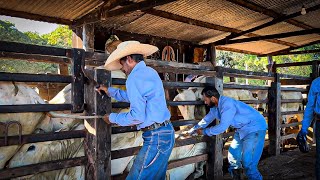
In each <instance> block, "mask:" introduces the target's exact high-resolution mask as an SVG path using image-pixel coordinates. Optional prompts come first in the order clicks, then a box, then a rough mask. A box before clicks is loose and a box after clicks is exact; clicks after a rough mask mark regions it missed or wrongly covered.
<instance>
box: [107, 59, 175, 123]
mask: <svg viewBox="0 0 320 180" xmlns="http://www.w3.org/2000/svg"><path fill="white" fill-rule="evenodd" d="M126 89H127V90H126V91H124V90H121V89H117V88H112V87H109V88H108V92H109V94H110V96H111V97H113V98H114V99H115V100H117V101H122V102H129V103H130V110H129V112H126V113H111V114H110V116H109V120H110V122H111V123H116V124H118V125H120V126H131V125H137V129H141V128H144V127H147V126H150V125H152V124H154V123H163V122H164V121H166V120H170V116H171V115H170V112H169V110H168V108H167V104H166V99H165V94H164V88H163V84H162V81H161V79H160V77H159V75H158V73H157V71H155V70H154V69H152V68H151V67H148V66H146V64H145V62H144V61H141V62H139V63H138V64H137V65H136V66H135V67H134V68H133V69H132V71H131V73H130V74H129V76H128V78H127V81H126Z"/></svg>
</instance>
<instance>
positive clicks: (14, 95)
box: [0, 82, 45, 169]
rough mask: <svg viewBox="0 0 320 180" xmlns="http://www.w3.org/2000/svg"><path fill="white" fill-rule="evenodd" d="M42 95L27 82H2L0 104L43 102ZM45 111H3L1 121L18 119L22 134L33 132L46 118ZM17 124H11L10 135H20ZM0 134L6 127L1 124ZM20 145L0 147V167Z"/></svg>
mask: <svg viewBox="0 0 320 180" xmlns="http://www.w3.org/2000/svg"><path fill="white" fill-rule="evenodd" d="M43 103H45V102H44V101H43V100H42V99H41V98H40V96H39V95H38V94H37V93H36V92H35V91H34V90H33V89H32V88H30V87H28V86H27V85H26V84H25V83H12V82H0V105H19V104H43ZM44 116H45V114H44V113H1V114H0V122H2V123H7V122H9V121H18V122H19V123H20V124H21V125H22V134H23V135H26V134H31V133H32V132H33V131H34V130H35V128H36V126H37V125H38V124H39V123H40V122H41V121H42V119H43V118H44ZM18 132H19V131H18V127H17V125H11V126H10V127H9V130H8V135H9V136H15V135H18ZM0 136H1V137H3V136H4V127H3V126H0ZM18 148H19V146H18V145H14V146H4V147H0V169H3V168H4V165H5V164H6V162H7V161H8V160H9V159H10V158H11V157H12V156H13V155H14V154H15V152H16V151H17V150H18Z"/></svg>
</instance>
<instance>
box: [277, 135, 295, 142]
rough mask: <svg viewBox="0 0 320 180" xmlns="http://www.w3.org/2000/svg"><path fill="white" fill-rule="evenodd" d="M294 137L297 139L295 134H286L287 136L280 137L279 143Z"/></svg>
mask: <svg viewBox="0 0 320 180" xmlns="http://www.w3.org/2000/svg"><path fill="white" fill-rule="evenodd" d="M296 137H297V135H296V134H288V135H285V136H281V137H280V140H281V141H284V140H286V139H291V138H296Z"/></svg>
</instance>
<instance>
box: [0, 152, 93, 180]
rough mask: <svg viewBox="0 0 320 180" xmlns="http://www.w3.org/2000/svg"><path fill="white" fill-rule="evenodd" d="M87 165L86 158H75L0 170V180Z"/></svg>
mask: <svg viewBox="0 0 320 180" xmlns="http://www.w3.org/2000/svg"><path fill="white" fill-rule="evenodd" d="M86 163H87V157H84V156H83V157H76V158H72V159H64V160H56V161H50V162H45V163H38V164H32V165H27V166H22V167H16V168H10V169H3V170H0V179H10V178H15V177H21V176H26V175H30V174H37V173H41V172H47V171H53V170H58V169H65V168H70V167H76V166H84V165H86Z"/></svg>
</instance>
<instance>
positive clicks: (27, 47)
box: [0, 41, 67, 57]
mask: <svg viewBox="0 0 320 180" xmlns="http://www.w3.org/2000/svg"><path fill="white" fill-rule="evenodd" d="M0 51H4V52H14V53H25V54H41V55H51V56H64V57H65V56H66V54H67V49H64V48H57V47H49V46H39V45H31V44H24V43H17V42H8V41H0Z"/></svg>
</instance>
